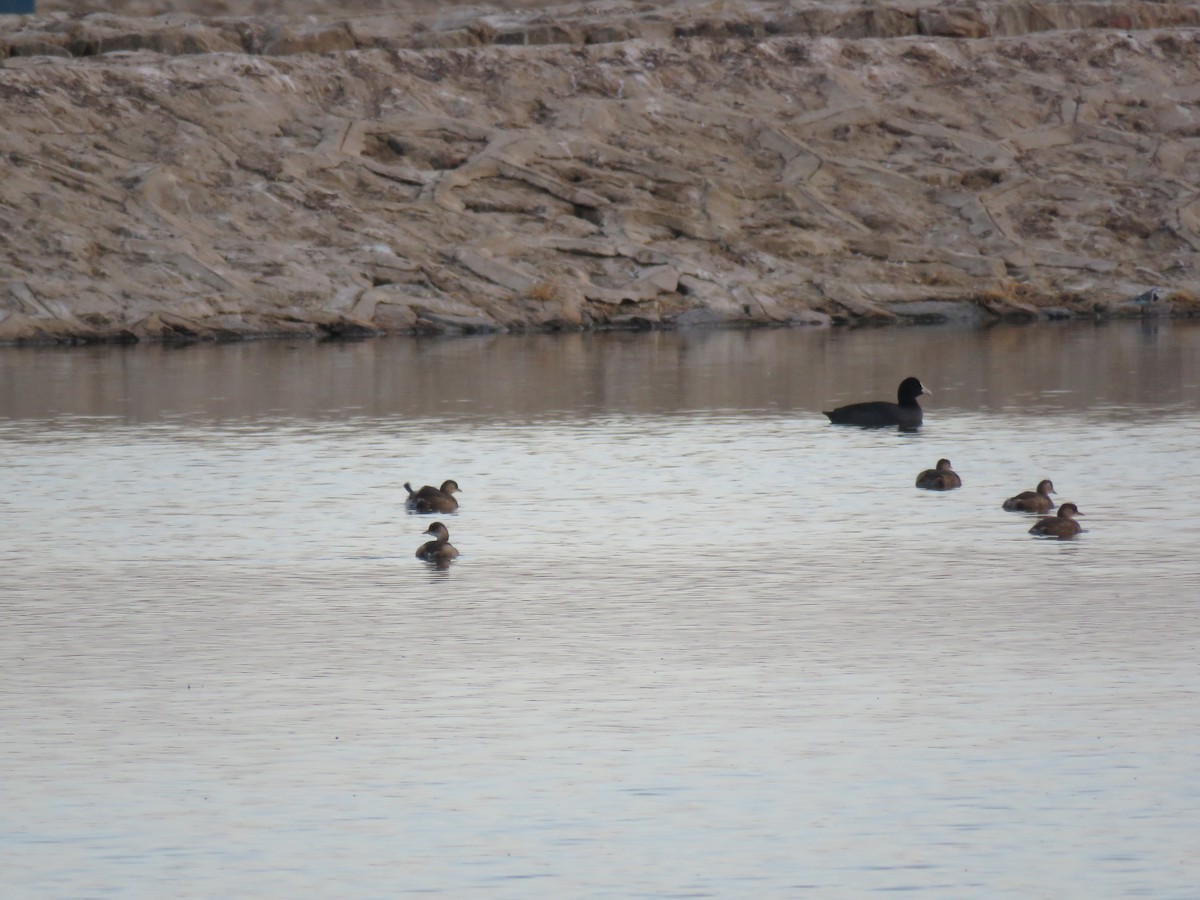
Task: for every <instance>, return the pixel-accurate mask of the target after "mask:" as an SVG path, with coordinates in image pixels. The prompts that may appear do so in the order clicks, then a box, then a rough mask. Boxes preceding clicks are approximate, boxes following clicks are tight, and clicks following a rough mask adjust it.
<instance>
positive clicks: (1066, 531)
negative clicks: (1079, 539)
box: [1029, 503, 1083, 538]
mask: <svg viewBox="0 0 1200 900" xmlns="http://www.w3.org/2000/svg"><path fill="white" fill-rule="evenodd" d="M1082 515H1083V513H1081V512H1080V511H1079V507H1078V506H1076V505H1075V504H1074V503H1064V504H1063V505H1062V506H1060V507H1059V508H1058V515H1056V516H1045V517H1044V518H1041V519H1038V520H1037V521H1036V522H1034V523H1033V527H1032V528H1030V529H1029V533H1030V534H1044V535H1047V536H1049V537H1060V538H1065V537H1072V536H1074V535H1076V534H1079V532H1081V531H1083V529H1082V528H1081V527H1080V526H1079V523H1078V522H1076V521H1075V516H1082Z"/></svg>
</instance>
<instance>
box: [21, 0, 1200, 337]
mask: <svg viewBox="0 0 1200 900" xmlns="http://www.w3.org/2000/svg"><path fill="white" fill-rule="evenodd" d="M289 9H293V7H289ZM1198 51H1200V4H1192V3H1155V2H1140V3H1124V2H1115V3H1036V4H1035V3H1004V4H1000V3H923V2H912V3H907V4H877V3H818V2H808V3H799V2H776V3H770V2H759V3H737V4H733V3H724V2H716V3H695V2H682V0H679V2H668V3H662V4H650V3H627V2H599V3H578V4H564V5H553V6H548V5H547V6H542V7H540V8H538V7H534V8H531V7H530V6H529V5H528V4H527V5H525V6H524V7H523V8H521V9H508V8H505V7H504V6H503V5H502V4H500V5H492V6H455V5H448V4H434V3H427V4H422V3H419V2H411V3H397V4H394V5H391V6H389V7H388V8H387V9H386V10H381V9H380V7H379V5H378V4H372V5H368V4H358V5H356V4H354V3H351V4H349V5H346V4H343V5H339V6H338V7H332V6H328V7H327V6H322V5H321V3H320V2H313V3H312V4H310V5H307V6H303V5H301V6H298V7H295V8H294V11H293V12H291V13H290V14H289V15H288V16H279V15H264V14H262V13H261V12H260V11H259V10H257V9H255V8H253V6H252V5H248V6H246V7H245V8H239V7H238V6H237V5H236V4H231V3H217V2H212V3H207V4H197V5H194V6H192V7H187V8H182V7H180V6H179V5H178V4H172V5H171V7H170V9H167V8H166V7H163V6H158V5H155V4H154V3H153V2H130V3H128V4H126V5H118V7H117V8H115V9H114V12H112V13H106V14H97V13H91V14H82V13H80V12H78V11H76V10H74V9H72V8H71V7H70V5H69V4H59V5H58V6H55V5H54V4H53V3H50V4H44V5H43V6H42V7H40V11H39V14H38V15H35V16H8V17H3V18H0V121H3V122H4V124H5V127H4V129H0V227H2V229H3V232H4V234H5V252H4V254H3V255H2V256H0V343H8V344H14V343H39V342H88V341H139V340H206V339H215V340H220V339H243V338H252V337H263V336H273V335H312V336H315V337H363V336H369V335H375V334H405V333H436V332H477V331H527V330H562V329H600V328H605V329H607V328H678V327H696V326H736V325H745V326H758V325H776V326H782V325H811V326H829V325H843V324H851V325H853V324H877V323H906V322H927V321H946V320H962V321H971V322H980V323H983V322H987V321H997V320H1008V319H1019V320H1037V319H1039V318H1069V317H1093V318H1094V317H1102V318H1104V317H1120V316H1143V315H1170V316H1188V315H1194V314H1196V313H1197V312H1198V311H1200V277H1198V276H1197V271H1198V269H1197V265H1196V263H1197V261H1198V254H1200V192H1198V191H1197V188H1196V185H1197V184H1198V183H1200V179H1198V177H1197V176H1198V175H1200V105H1198V104H1200V52H1198ZM1148 292H1150V293H1148ZM1135 297H1141V298H1142V299H1141V301H1140V302H1131V301H1132V300H1133V298H1135Z"/></svg>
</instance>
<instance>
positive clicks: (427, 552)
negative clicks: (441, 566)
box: [417, 522, 458, 562]
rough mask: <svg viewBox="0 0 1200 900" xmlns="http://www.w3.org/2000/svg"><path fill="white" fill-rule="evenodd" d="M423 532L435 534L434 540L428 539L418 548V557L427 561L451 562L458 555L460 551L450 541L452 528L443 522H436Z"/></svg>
mask: <svg viewBox="0 0 1200 900" xmlns="http://www.w3.org/2000/svg"><path fill="white" fill-rule="evenodd" d="M422 533H423V534H431V535H433V540H432V541H426V542H425V543H424V544H422V545H421V546H420V547H418V548H417V559H423V560H425V561H426V562H450V560H452V559H456V558H457V557H458V551H457V550H456V549H455V548H454V545H453V544H451V543H450V530H449V529H448V528H446V526H445V525H443V524H442V523H441V522H434V523H433V524H432V525H430V526H429V527H428V528H426V529H425V531H424V532H422Z"/></svg>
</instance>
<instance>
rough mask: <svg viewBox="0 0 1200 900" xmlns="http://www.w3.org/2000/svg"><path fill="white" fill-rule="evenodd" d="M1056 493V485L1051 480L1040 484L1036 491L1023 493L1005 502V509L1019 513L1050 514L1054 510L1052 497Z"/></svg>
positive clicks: (1043, 480)
mask: <svg viewBox="0 0 1200 900" xmlns="http://www.w3.org/2000/svg"><path fill="white" fill-rule="evenodd" d="M1053 493H1054V485H1053V483H1051V481H1050V479H1049V478H1043V479H1042V480H1041V481H1039V482H1038V486H1037V490H1036V491H1021V493H1019V494H1017V496H1015V497H1009V498H1008V499H1007V500H1005V501H1004V508H1005V509H1008V510H1016V511H1019V512H1049V511H1050V510H1052V509H1054V501H1053V500H1051V499H1050V495H1051V494H1053Z"/></svg>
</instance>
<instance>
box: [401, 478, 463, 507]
mask: <svg viewBox="0 0 1200 900" xmlns="http://www.w3.org/2000/svg"><path fill="white" fill-rule="evenodd" d="M404 489H405V490H406V491H408V499H407V500H405V501H404V508H405V509H408V510H412V511H413V512H419V513H450V512H454V511H455V510H456V509H458V501H457V500H455V499H454V497H453V496H452V495H453V494H456V493H458V492H459V491H460V490H462V489H461V488H460V487H459V486H458V482H457V481H453V480H449V481H443V482H442V486H441V487H440V488H435V487H432V486H431V485H428V484H427V485H425V486H424V487H423V488H421V489H420V490H419V491H414V490H413V489H412V485H411V484H409V483H408V482H407V481H406V482H404Z"/></svg>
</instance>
